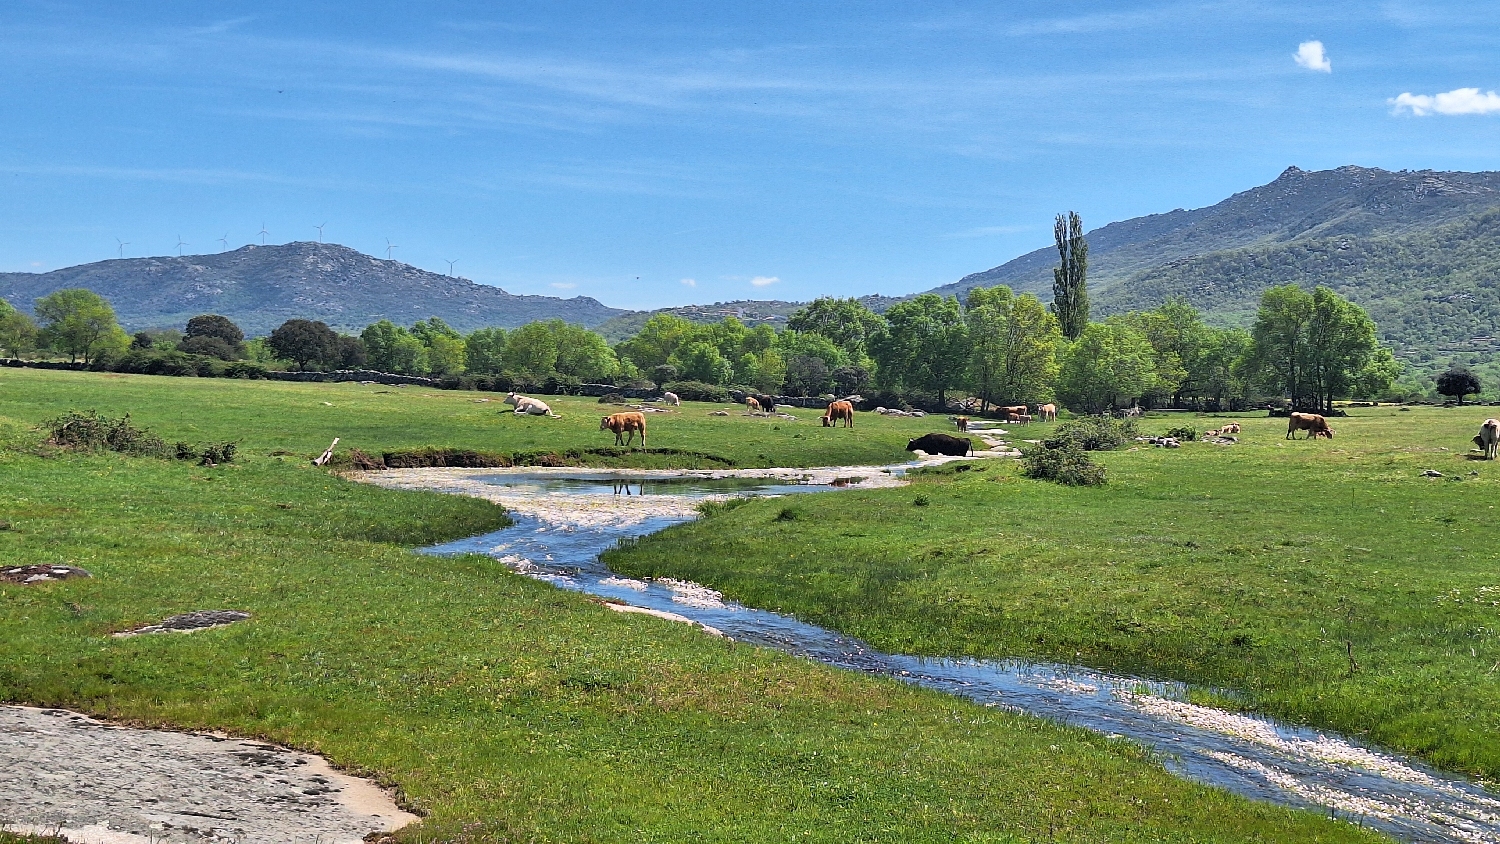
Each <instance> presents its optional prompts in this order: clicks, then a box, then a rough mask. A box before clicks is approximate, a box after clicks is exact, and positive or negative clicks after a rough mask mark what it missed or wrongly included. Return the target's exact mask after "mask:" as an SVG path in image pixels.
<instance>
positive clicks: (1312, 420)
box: [1286, 413, 1333, 440]
mask: <svg viewBox="0 0 1500 844" xmlns="http://www.w3.org/2000/svg"><path fill="white" fill-rule="evenodd" d="M1298 431H1306V432H1307V439H1310V440H1315V439H1317V438H1318V437H1319V436H1324V437H1327V438H1329V439H1330V440H1331V439H1333V429H1332V428H1330V427H1328V420H1327V419H1324V418H1323V417H1321V416H1319V415H1318V414H1316V413H1293V414H1292V415H1291V416H1288V417H1287V420H1286V438H1287V439H1289V440H1295V439H1296V437H1295V436H1293V435H1294V434H1296V433H1297V432H1298Z"/></svg>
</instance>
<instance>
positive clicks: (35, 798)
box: [0, 706, 417, 844]
mask: <svg viewBox="0 0 1500 844" xmlns="http://www.w3.org/2000/svg"><path fill="white" fill-rule="evenodd" d="M0 820H3V821H4V822H5V824H6V826H5V828H6V829H8V830H10V831H13V832H24V833H32V834H52V835H61V836H62V837H64V838H66V839H67V840H68V841H70V842H73V844H201V843H202V842H237V843H238V844H286V842H295V841H305V842H314V841H316V842H321V844H359V843H360V842H362V841H363V840H364V838H365V837H366V836H367V835H370V834H372V833H379V832H384V831H390V830H394V829H399V828H400V827H402V826H405V825H407V824H409V823H414V822H415V821H416V820H417V817H416V816H414V815H411V814H409V813H407V812H403V811H401V809H400V808H399V807H398V806H397V805H396V804H395V801H394V800H392V799H391V797H390V795H388V794H386V793H385V792H383V791H381V790H380V789H379V788H378V787H376V786H375V785H374V784H373V783H370V782H369V781H367V780H362V779H358V778H356V777H351V776H349V775H347V774H343V773H340V772H338V771H336V770H334V769H333V768H332V766H330V765H329V764H328V763H327V761H325V760H324V759H323V758H322V757H319V756H313V755H311V754H307V753H299V752H297V751H294V750H288V749H286V748H284V747H278V746H276V745H272V744H265V743H263V742H258V741H248V740H241V739H234V738H228V737H225V736H219V735H201V734H192V733H174V732H168V731H165V730H142V729H134V728H128V727H120V726H116V725H113V724H108V723H105V722H102V721H97V720H95V719H93V718H89V717H87V716H84V715H80V714H78V713H75V712H68V711H65V710H60V709H33V708H30V707H23V706H0Z"/></svg>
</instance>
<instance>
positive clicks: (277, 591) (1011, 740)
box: [0, 372, 1379, 842]
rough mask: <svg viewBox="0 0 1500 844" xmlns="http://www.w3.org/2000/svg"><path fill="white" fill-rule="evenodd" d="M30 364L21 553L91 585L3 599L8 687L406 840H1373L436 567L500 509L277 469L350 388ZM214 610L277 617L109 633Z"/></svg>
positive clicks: (939, 702) (492, 579) (8, 552)
mask: <svg viewBox="0 0 1500 844" xmlns="http://www.w3.org/2000/svg"><path fill="white" fill-rule="evenodd" d="M10 375H11V373H10V372H4V373H0V385H3V388H4V389H5V391H6V395H5V398H4V402H5V415H6V416H8V417H10V419H11V420H13V421H12V422H10V423H7V424H5V425H3V426H0V436H6V437H8V438H9V439H8V441H9V442H11V443H13V444H15V443H18V442H19V443H20V446H21V447H13V448H11V449H10V450H9V451H5V450H3V449H0V473H3V474H4V479H5V483H4V484H3V485H0V518H3V519H6V520H8V521H10V522H11V523H12V525H11V528H10V529H9V530H5V531H0V557H3V558H4V559H5V560H6V562H8V563H20V564H25V563H33V562H35V563H43V562H45V563H70V564H74V565H80V566H83V567H85V568H87V569H89V570H90V571H92V572H93V573H94V575H95V577H94V578H93V579H88V580H71V581H67V582H63V583H53V584H44V585H39V586H27V587H20V586H13V585H8V586H4V587H0V642H4V651H3V656H0V699H4V700H9V701H17V702H27V703H32V704H39V705H46V706H67V707H72V708H77V709H81V710H84V711H87V712H91V713H96V714H100V715H105V716H109V717H112V718H117V719H122V720H126V721H132V722H138V723H142V724H150V725H171V726H176V727H185V728H193V729H206V728H216V729H221V730H226V731H229V732H232V733H235V734H239V735H246V736H254V737H261V738H265V739H270V740H274V741H279V742H284V743H287V744H290V745H294V746H297V747H301V748H306V749H310V750H316V751H319V752H322V753H324V754H326V755H328V756H329V757H330V758H331V759H332V760H333V761H334V762H335V763H336V764H338V765H340V766H344V767H347V768H351V769H354V770H358V771H365V772H368V773H371V774H373V775H374V776H376V777H378V778H379V779H380V780H381V781H383V782H385V783H387V784H390V785H393V786H395V787H397V788H399V789H400V792H401V794H402V795H403V797H404V799H405V801H406V802H407V804H408V805H409V806H411V807H413V808H415V809H418V810H420V811H421V812H424V813H426V817H425V820H424V822H423V823H422V824H421V826H420V827H419V828H417V829H413V830H408V831H406V832H404V833H403V834H402V835H401V836H400V837H401V838H402V839H403V840H408V841H438V840H442V841H616V840H630V841H673V842H676V841H685V840H692V841H782V840H790V839H794V838H795V839H798V840H804V839H805V840H812V841H829V842H845V841H954V840H963V841H1001V842H1010V841H1052V840H1058V841H1091V842H1092V841H1140V842H1147V841H1153V842H1154V841H1166V842H1199V841H1293V840H1295V841H1327V842H1334V841H1338V842H1342V841H1374V840H1379V839H1378V838H1377V837H1376V836H1374V835H1372V834H1370V833H1368V832H1366V831H1362V830H1358V829H1356V828H1354V827H1352V826H1350V825H1348V824H1345V823H1342V822H1333V821H1329V820H1327V819H1326V818H1324V817H1321V816H1320V815H1319V814H1318V813H1314V812H1294V811H1290V810H1284V809H1279V808H1275V807H1271V806H1268V805H1264V804H1256V803H1251V802H1249V801H1246V800H1242V799H1239V798H1236V797H1233V796H1231V795H1228V794H1226V793H1223V792H1220V791H1216V790H1213V789H1209V788H1205V787H1201V786H1198V785H1194V784H1192V783H1189V782H1186V781H1183V780H1181V779H1178V778H1176V777H1174V776H1172V775H1170V774H1168V773H1166V772H1165V770H1164V769H1162V768H1161V767H1160V765H1158V764H1157V763H1156V762H1155V761H1154V760H1153V759H1151V758H1149V757H1148V756H1147V755H1146V754H1145V753H1144V752H1143V751H1141V750H1140V749H1139V748H1137V747H1134V746H1132V745H1129V744H1127V743H1122V742H1118V741H1111V740H1109V739H1106V738H1104V737H1102V736H1099V735H1095V734H1091V733H1088V732H1086V731H1082V730H1078V729H1071V728H1064V727H1061V726H1058V725H1055V724H1052V723H1049V722H1045V721H1041V720H1037V719H1032V718H1027V717H1023V716H1016V715H1012V714H1008V713H1004V712H1000V711H996V710H991V709H985V708H982V707H978V706H974V705H971V704H968V703H965V702H963V701H960V700H957V699H954V698H951V697H948V696H945V695H941V694H939V693H936V692H928V691H923V690H919V689H914V688H911V687H908V686H905V685H904V684H901V683H899V682H896V681H894V680H883V679H878V678H869V677H864V676H860V675H855V674H851V673H847V672H841V671H837V670H834V669H830V668H826V667H823V666H820V665H817V664H813V663H809V662H806V661H802V660H798V659H795V658H792V657H789V656H786V655H783V654H780V653H777V652H774V651H768V650H764V649H760V648H755V647H751V646H747V645H741V644H734V643H729V642H725V641H722V640H719V639H714V638H711V637H708V636H705V635H703V634H702V633H700V632H698V631H696V630H694V629H692V628H689V627H687V626H684V625H678V624H674V623H671V622H667V621H662V620H659V619H653V618H647V617H642V616H635V615H632V616H625V615H620V614H617V613H614V612H611V611H610V610H608V609H606V608H604V607H602V606H599V605H598V604H596V603H594V602H593V601H591V600H590V599H588V598H587V597H585V596H582V595H578V594H575V593H570V592H564V591H560V590H557V589H554V588H552V587H550V586H547V585H544V584H541V583H537V582H534V581H531V580H528V579H525V578H522V577H519V576H516V575H514V574H512V573H511V572H509V571H508V570H507V569H506V568H505V567H504V566H503V565H501V564H500V563H498V562H497V561H495V560H493V559H490V558H488V557H480V556H464V557H456V558H444V559H434V558H430V557H425V556H421V555H418V554H414V553H411V552H410V551H409V550H407V548H409V547H411V546H420V545H426V544H429V543H433V542H435V541H438V540H441V539H444V538H448V537H457V536H461V535H467V534H473V533H476V532H481V531H485V530H490V529H492V528H494V527H496V526H497V525H499V524H501V523H502V522H503V519H504V516H503V514H502V513H501V512H500V511H499V510H498V509H497V508H495V507H493V506H491V505H489V504H487V503H484V502H481V501H477V500H471V499H464V498H459V497H453V496H441V495H436V494H421V493H403V492H395V491H390V490H384V489H379V488H374V487H368V486H362V485H359V484H355V483H352V482H347V481H344V480H341V479H339V478H337V477H333V476H330V475H328V474H326V473H324V472H322V471H320V470H315V469H312V468H309V467H307V466H306V464H305V463H304V462H302V461H290V460H288V461H280V460H277V459H275V458H270V457H266V456H262V452H268V451H273V450H278V448H285V449H288V450H303V451H311V450H316V449H317V448H321V447H322V446H323V445H324V443H323V442H322V440H323V439H324V438H326V437H328V435H329V434H330V433H332V432H333V431H335V430H337V429H338V428H339V427H340V426H339V424H338V423H337V421H336V420H323V421H320V422H318V423H317V424H318V425H320V426H321V427H320V428H318V429H317V430H314V431H312V432H308V431H307V430H305V428H307V427H309V426H312V425H313V423H314V421H315V420H317V418H318V417H317V414H318V413H319V412H320V411H319V410H318V409H317V408H318V407H319V405H317V403H316V399H317V397H318V396H320V395H322V396H340V395H344V393H341V392H340V391H339V390H337V389H328V388H323V387H319V386H316V385H315V386H303V385H298V386H297V389H292V390H287V389H286V388H285V386H284V385H277V384H254V383H239V384H232V386H233V387H235V388H236V390H237V391H238V392H236V391H227V392H224V393H216V394H215V399H214V402H213V403H209V402H206V401H204V400H203V395H204V394H203V393H202V392H198V391H201V390H203V389H205V388H204V382H195V381H192V380H191V379H181V380H168V379H144V378H140V379H129V380H128V381H126V382H125V384H124V386H125V387H126V388H128V390H129V392H128V393H121V392H118V391H117V382H113V381H110V380H106V379H103V378H99V377H98V376H78V375H73V374H66V376H65V377H60V378H58V379H57V380H55V381H53V380H51V379H43V378H28V379H25V382H24V386H25V388H26V390H27V391H28V394H27V395H25V396H21V397H18V396H17V395H16V393H15V391H14V389H13V388H14V387H15V385H16V380H19V379H15V380H13V379H12V378H11V377H10ZM210 383H213V382H210ZM213 389H218V386H217V384H216V383H214V386H213ZM349 394H350V395H353V393H352V392H350V393H349ZM184 395H186V396H191V397H193V398H194V399H195V400H194V401H182V402H181V407H180V408H178V410H177V412H176V413H175V414H174V413H171V412H169V408H170V407H171V406H172V405H173V404H174V403H176V402H178V401H179V400H181V399H182V398H183V396H184ZM297 397H301V398H297ZM309 398H311V399H312V400H311V401H308V402H306V404H307V405H308V406H307V407H305V408H303V409H301V410H294V409H293V408H291V407H290V405H292V404H295V401H302V400H305V399H309ZM379 399H380V400H385V399H386V397H384V396H381V397H379ZM399 399H400V400H405V397H399ZM260 400H263V402H264V404H265V406H266V408H267V412H264V413H259V414H257V413H255V412H253V409H254V407H255V405H256V402H257V401H260ZM294 400H295V401H294ZM397 400H398V399H392V400H391V401H392V405H391V406H392V407H395V408H397V410H396V411H389V412H388V413H387V414H386V415H385V417H383V418H386V419H387V421H388V422H389V424H390V429H386V428H382V427H381V426H380V424H379V420H378V419H377V420H371V419H362V420H360V421H359V423H358V424H359V437H361V438H363V439H367V440H369V441H370V442H371V443H372V444H379V445H375V446H374V447H383V446H385V445H390V446H398V445H414V444H419V443H428V442H433V441H434V440H435V439H437V437H435V436H434V435H433V432H434V431H437V432H449V433H451V434H452V435H453V436H454V437H459V436H460V434H459V433H458V431H459V428H460V427H461V425H460V421H459V420H461V418H462V416H463V414H462V413H460V412H459V411H462V410H465V408H463V407H462V404H461V402H460V401H457V400H454V401H446V402H445V401H438V400H432V401H428V402H425V403H419V402H417V401H414V400H409V401H406V403H405V404H396V403H395V402H396V401H397ZM366 401H369V402H370V405H368V406H370V407H380V405H375V404H374V402H375V401H376V400H375V399H367V400H366ZM77 406H87V407H98V408H99V409H100V410H101V411H106V412H113V413H118V412H121V411H123V410H132V411H135V416H136V418H138V419H139V420H140V421H142V422H144V423H148V424H152V425H154V426H156V427H158V429H159V430H160V431H161V432H162V433H163V434H165V435H168V436H171V437H176V436H182V435H183V434H182V433H180V432H181V431H182V429H183V428H184V427H186V426H187V425H189V424H191V425H193V426H196V429H197V430H199V431H201V432H202V433H201V434H199V436H202V437H203V438H206V439H207V438H220V437H222V436H223V435H224V433H225V432H231V433H234V434H236V435H238V436H240V437H243V439H244V441H245V442H246V443H247V444H253V447H251V448H247V453H246V456H245V457H244V458H243V463H242V464H240V465H237V466H235V467H222V468H218V469H203V468H198V467H194V466H191V465H187V464H184V463H180V462H172V461H162V460H151V459H140V458H125V457H121V456H118V455H109V454H105V455H92V456H90V455H68V454H63V455H56V456H51V457H40V456H35V455H32V454H29V453H27V450H26V448H25V447H24V445H25V443H24V440H25V439H26V438H25V436H23V435H24V432H25V430H26V428H27V423H30V422H35V421H36V420H39V419H41V418H44V417H46V416H49V415H52V414H53V413H55V412H58V410H59V409H65V408H68V407H77ZM225 408H228V409H225ZM424 414H425V415H424ZM456 417H457V419H456ZM479 421H484V420H479ZM506 421H507V422H510V421H512V420H506ZM554 421H555V420H554ZM861 421H862V422H863V419H862V420H861ZM723 422H724V420H720V419H710V418H708V417H703V418H702V419H701V420H694V421H693V422H692V423H691V424H684V426H683V431H684V438H685V439H689V438H691V437H702V438H703V440H704V441H707V440H709V439H712V438H714V437H721V436H723V431H724V430H725V429H724V428H723V427H721V426H722V424H723ZM492 424H494V425H496V426H498V425H499V424H500V423H492ZM731 424H740V423H738V422H736V421H734V420H731ZM814 424H815V423H814ZM694 425H695V426H697V427H698V428H699V429H700V430H694V428H693V426H694ZM750 427H751V424H750V423H749V422H748V420H746V421H745V422H744V423H743V424H742V425H741V427H740V428H739V429H737V430H745V429H749V428H750ZM809 427H810V426H809ZM870 427H871V428H872V429H875V430H877V431H878V428H876V426H874V425H872V426H870ZM353 428H354V425H353V424H352V423H350V425H349V426H348V427H346V428H345V431H346V432H347V431H349V430H352V429H353ZM493 430H501V429H499V428H498V427H496V428H494V429H493ZM520 430H529V429H520ZM557 430H566V429H562V428H559V429H557ZM891 430H892V431H897V430H899V429H897V428H894V427H893V428H892V429H891ZM477 438H478V437H477V436H476V437H475V439H477ZM495 447H513V446H512V445H511V443H510V442H508V441H502V442H500V443H499V444H498V445H497V446H495ZM788 453H789V454H791V455H792V456H791V457H789V458H788V460H789V461H795V460H808V461H810V460H812V459H813V457H814V456H815V455H816V452H814V451H812V450H808V451H806V452H801V453H798V452H795V451H793V450H792V449H791V448H790V447H789V449H788ZM774 456H775V455H773V457H774ZM934 492H935V493H936V496H937V498H938V500H937V502H935V504H934V507H933V508H931V509H932V510H934V511H939V510H941V508H942V507H943V506H945V503H944V501H945V496H946V495H947V492H945V491H943V488H941V487H938V486H936V485H934ZM901 494H902V495H907V496H909V495H910V494H911V493H910V491H902V492H901ZM851 495H852V494H851ZM851 500H853V499H851ZM757 508H758V505H747V506H745V507H742V508H740V509H739V510H734V511H730V512H729V514H728V517H736V518H737V514H738V513H739V512H741V511H754V510H756V509H757ZM797 524H799V525H800V526H802V527H804V528H809V529H811V527H812V526H810V525H808V524H805V523H797ZM757 529H758V528H757ZM221 608H223V609H244V610H249V611H250V612H251V613H253V615H254V617H253V618H252V619H251V620H250V621H248V622H242V623H239V624H236V625H233V626H230V627H227V628H223V629H219V630H211V631H204V632H200V633H194V634H191V635H174V636H159V637H152V636H146V637H136V638H129V639H112V638H109V637H108V636H107V635H106V634H108V633H109V632H110V631H113V630H117V629H120V628H122V627H126V626H130V625H133V624H136V623H139V622H144V621H151V620H155V619H158V618H161V617H162V616H165V615H169V614H173V613H179V612H184V611H188V610H194V609H221Z"/></svg>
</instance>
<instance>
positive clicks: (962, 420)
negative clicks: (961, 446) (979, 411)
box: [953, 416, 969, 433]
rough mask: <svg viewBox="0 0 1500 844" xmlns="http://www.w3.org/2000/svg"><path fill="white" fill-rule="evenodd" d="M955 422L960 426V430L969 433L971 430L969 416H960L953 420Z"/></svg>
mask: <svg viewBox="0 0 1500 844" xmlns="http://www.w3.org/2000/svg"><path fill="white" fill-rule="evenodd" d="M953 424H954V425H957V426H958V430H960V431H963V432H965V433H967V432H968V430H969V417H967V416H960V417H958V418H957V419H954V420H953Z"/></svg>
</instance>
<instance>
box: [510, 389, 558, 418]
mask: <svg viewBox="0 0 1500 844" xmlns="http://www.w3.org/2000/svg"><path fill="white" fill-rule="evenodd" d="M505 403H506V404H511V405H515V407H516V415H518V416H550V417H552V418H553V419H561V418H562V417H561V416H558V415H557V414H556V413H553V412H552V408H550V407H548V406H547V403H546V402H544V401H538V400H536V399H534V398H530V397H529V396H523V395H520V394H518V393H506V394H505Z"/></svg>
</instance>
